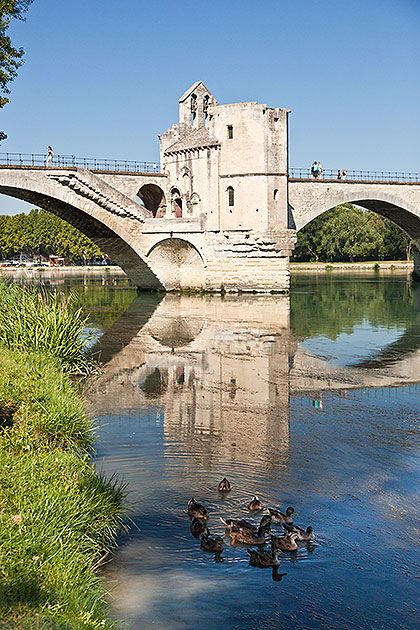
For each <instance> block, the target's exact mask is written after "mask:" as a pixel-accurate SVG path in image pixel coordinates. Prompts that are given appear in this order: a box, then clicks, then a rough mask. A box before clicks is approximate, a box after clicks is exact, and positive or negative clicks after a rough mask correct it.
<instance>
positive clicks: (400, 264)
mask: <svg viewBox="0 0 420 630" xmlns="http://www.w3.org/2000/svg"><path fill="white" fill-rule="evenodd" d="M413 267H414V263H413V261H411V260H410V261H409V262H407V261H406V260H369V261H364V262H354V263H352V262H332V263H331V262H330V263H327V262H291V263H290V273H295V272H300V271H323V272H327V271H396V270H398V271H407V272H411V271H412V270H413Z"/></svg>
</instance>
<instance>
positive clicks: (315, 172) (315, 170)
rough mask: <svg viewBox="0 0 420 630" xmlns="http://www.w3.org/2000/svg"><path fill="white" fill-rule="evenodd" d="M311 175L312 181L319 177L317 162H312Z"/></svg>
mask: <svg viewBox="0 0 420 630" xmlns="http://www.w3.org/2000/svg"><path fill="white" fill-rule="evenodd" d="M311 174H312V177H313V178H314V179H316V178H317V177H318V175H319V166H318V162H314V163H313V164H312V166H311Z"/></svg>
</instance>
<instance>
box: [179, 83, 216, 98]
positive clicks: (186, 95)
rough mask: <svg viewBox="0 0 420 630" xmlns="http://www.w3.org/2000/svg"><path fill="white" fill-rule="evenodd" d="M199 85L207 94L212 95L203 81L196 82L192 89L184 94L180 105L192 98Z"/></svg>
mask: <svg viewBox="0 0 420 630" xmlns="http://www.w3.org/2000/svg"><path fill="white" fill-rule="evenodd" d="M199 85H202V86H203V88H204V91H205V92H208V93H209V94H211V92H210V90H209V89H207V88H206V86H205V85H204V83H203V82H202V81H196V82H195V83H193V85H192V86H191V87H190V88H188V90H187V91H186V92H184V94H183V95H182V96H181V98H180V99H178V103H182V102H183V101H185V100H186V99H187V98H188V97H189V96H191V94H192V93H193V92H194V91H195V90H196V89H197V88H198V86H199Z"/></svg>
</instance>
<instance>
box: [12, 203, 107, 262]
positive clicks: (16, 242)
mask: <svg viewBox="0 0 420 630" xmlns="http://www.w3.org/2000/svg"><path fill="white" fill-rule="evenodd" d="M20 254H25V256H28V257H29V258H33V257H38V256H44V257H46V258H48V256H49V255H54V256H63V257H64V258H65V259H66V262H70V263H71V262H75V263H80V262H83V261H84V260H91V259H93V258H102V257H103V253H102V252H101V250H100V249H99V247H97V246H96V245H95V244H94V243H93V242H92V241H91V240H90V239H89V238H87V236H84V234H82V233H81V232H79V230H77V229H76V228H74V227H73V226H71V225H70V224H69V223H67V222H66V221H64V220H63V219H60V218H59V217H56V216H54V215H53V214H51V213H50V212H47V211H46V210H35V209H34V210H31V211H30V212H29V214H24V213H22V214H17V215H14V216H7V215H0V255H1V257H3V258H13V257H14V256H19V255H20Z"/></svg>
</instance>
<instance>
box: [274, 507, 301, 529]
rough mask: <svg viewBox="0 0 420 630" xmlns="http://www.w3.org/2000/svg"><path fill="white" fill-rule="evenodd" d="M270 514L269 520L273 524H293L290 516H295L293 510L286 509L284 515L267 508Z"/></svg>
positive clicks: (290, 508)
mask: <svg viewBox="0 0 420 630" xmlns="http://www.w3.org/2000/svg"><path fill="white" fill-rule="evenodd" d="M268 511H269V512H270V515H271V518H272V519H273V521H274V522H275V523H289V524H290V525H292V524H293V519H292V514H296V512H295V508H292V507H288V508H287V510H286V514H283V512H279V511H278V510H274V509H273V508H268Z"/></svg>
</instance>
